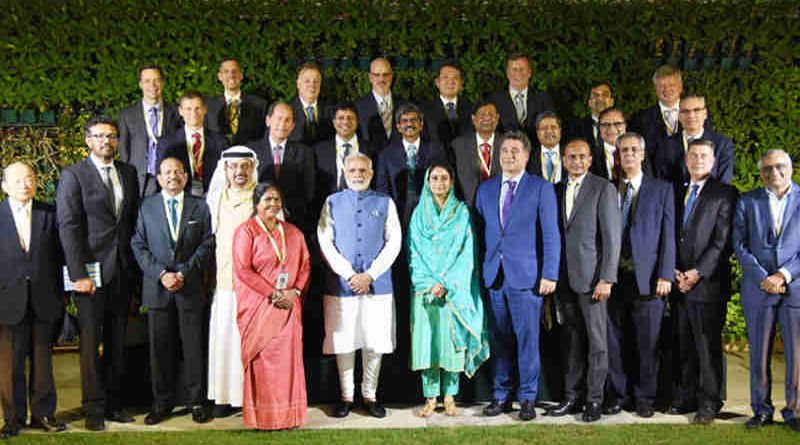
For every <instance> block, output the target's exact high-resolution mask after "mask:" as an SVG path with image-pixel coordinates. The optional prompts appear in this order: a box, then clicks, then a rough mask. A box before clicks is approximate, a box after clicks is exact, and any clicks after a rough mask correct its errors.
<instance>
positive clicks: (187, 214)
mask: <svg viewBox="0 0 800 445" xmlns="http://www.w3.org/2000/svg"><path fill="white" fill-rule="evenodd" d="M195 204H196V203H195V202H194V200H192V199H189V197H188V196H187V195H186V194H185V193H184V195H183V210H181V221H180V223H178V227H179V229H178V240H177V241H176V242H175V251H176V252H177V251H178V250H179V249H180V248H181V245H182V244H183V238H184V236H183V235H184V234H185V233H186V226H187V225H188V223H189V220H191V219H192V214H193V213H194V208H195Z"/></svg>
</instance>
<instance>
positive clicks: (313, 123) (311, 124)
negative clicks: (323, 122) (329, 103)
mask: <svg viewBox="0 0 800 445" xmlns="http://www.w3.org/2000/svg"><path fill="white" fill-rule="evenodd" d="M306 113H307V114H308V121H307V122H306V125H307V126H308V131H309V133H311V138H312V139H314V138H316V136H317V115H316V113H315V112H314V107H313V106H312V105H309V106H308V107H306Z"/></svg>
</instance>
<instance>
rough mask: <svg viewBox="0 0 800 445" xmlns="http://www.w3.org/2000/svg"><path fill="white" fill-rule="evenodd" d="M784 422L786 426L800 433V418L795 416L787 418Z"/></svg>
mask: <svg viewBox="0 0 800 445" xmlns="http://www.w3.org/2000/svg"><path fill="white" fill-rule="evenodd" d="M784 423H785V424H786V426H788V427H789V428H791V429H792V430H794V431H797V432H798V433H800V419H798V418H797V417H795V418H794V419H789V420H787V421H785V422H784Z"/></svg>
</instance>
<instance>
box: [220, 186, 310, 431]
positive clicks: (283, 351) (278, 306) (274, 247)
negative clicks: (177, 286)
mask: <svg viewBox="0 0 800 445" xmlns="http://www.w3.org/2000/svg"><path fill="white" fill-rule="evenodd" d="M253 204H254V207H255V209H256V215H254V216H253V217H252V218H250V219H249V220H247V221H245V222H244V223H242V225H241V226H239V228H238V229H236V233H235V235H234V238H233V265H234V272H235V280H234V289H235V292H236V298H237V302H238V324H239V332H240V333H241V336H242V364H243V365H244V399H243V402H244V403H243V407H242V414H243V417H244V424H245V425H246V426H248V427H252V428H256V429H260V430H276V429H286V428H295V427H298V426H300V425H302V424H303V423H305V420H306V407H307V401H306V381H305V372H304V370H303V338H302V334H303V323H302V311H301V308H302V305H301V301H302V300H301V297H302V294H303V292H304V290H305V288H306V285H307V284H308V278H309V271H310V262H309V255H308V248H307V247H306V243H305V240H304V239H303V234H302V233H301V232H300V230H299V229H297V228H296V227H295V226H293V225H291V224H289V223H286V222H284V221H281V220H279V219H278V215H279V214H280V213H281V210H282V208H283V205H282V201H281V196H280V191H279V190H278V188H277V187H275V186H274V185H270V184H259V185H258V186H257V187H256V188H255V190H254V192H253Z"/></svg>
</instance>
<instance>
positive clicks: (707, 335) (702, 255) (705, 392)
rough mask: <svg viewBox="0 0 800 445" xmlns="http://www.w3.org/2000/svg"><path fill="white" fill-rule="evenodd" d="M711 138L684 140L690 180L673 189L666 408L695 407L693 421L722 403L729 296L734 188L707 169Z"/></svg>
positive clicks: (707, 419) (705, 419)
mask: <svg viewBox="0 0 800 445" xmlns="http://www.w3.org/2000/svg"><path fill="white" fill-rule="evenodd" d="M714 163H715V158H714V143H713V142H711V141H709V140H704V139H698V140H694V141H692V142H690V143H689V150H688V152H687V153H686V168H687V170H688V172H689V180H690V182H689V184H687V185H686V186H684V187H683V188H682V189H681V190H680V193H679V194H678V195H677V197H676V198H677V204H678V205H677V209H678V212H677V214H678V215H680V216H681V219H680V220H679V221H676V222H677V223H678V226H677V229H676V230H677V234H678V254H677V264H676V270H675V282H676V286H677V292H674V291H673V294H672V295H673V297H672V300H671V302H672V308H673V313H674V314H675V322H676V331H677V333H678V348H677V349H678V360H676V362H677V363H676V366H675V368H676V370H677V371H678V372H677V377H678V378H677V381H678V385H677V391H676V394H675V397H674V398H673V400H672V405H671V406H670V407H669V408H668V409H667V413H668V414H685V413H687V412H689V411H693V410H694V409H695V408H698V410H697V414H696V415H695V416H694V419H693V422H694V423H711V422H713V421H714V418H715V417H716V415H717V413H718V412H719V410H720V408H721V407H722V398H721V390H722V384H723V380H722V360H723V358H722V328H723V326H724V324H725V313H726V309H727V305H728V300H729V299H730V293H731V289H730V283H731V274H730V262H729V261H728V260H729V257H730V254H731V239H730V235H731V226H732V223H733V211H734V208H735V207H736V199H737V196H738V192H737V191H736V188H735V187H733V186H732V185H728V184H724V183H722V182H720V181H719V180H717V179H716V178H714V176H713V175H712V173H711V172H712V171H713V166H714Z"/></svg>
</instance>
